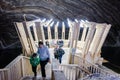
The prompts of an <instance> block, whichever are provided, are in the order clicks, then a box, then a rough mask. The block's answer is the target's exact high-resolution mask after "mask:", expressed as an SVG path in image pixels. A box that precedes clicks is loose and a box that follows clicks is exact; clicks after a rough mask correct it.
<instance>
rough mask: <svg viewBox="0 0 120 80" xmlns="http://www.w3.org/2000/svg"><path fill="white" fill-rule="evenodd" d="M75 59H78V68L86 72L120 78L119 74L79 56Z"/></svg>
mask: <svg viewBox="0 0 120 80" xmlns="http://www.w3.org/2000/svg"><path fill="white" fill-rule="evenodd" d="M74 59H76V61H78V62H77V63H76V64H78V66H79V67H80V68H83V69H85V70H86V71H89V72H90V73H92V74H93V73H99V74H103V75H116V76H120V75H119V74H117V73H115V72H113V71H106V70H104V69H102V68H100V67H98V66H97V65H95V64H92V63H90V62H88V61H86V60H84V59H82V58H81V57H80V56H79V55H75V56H74Z"/></svg>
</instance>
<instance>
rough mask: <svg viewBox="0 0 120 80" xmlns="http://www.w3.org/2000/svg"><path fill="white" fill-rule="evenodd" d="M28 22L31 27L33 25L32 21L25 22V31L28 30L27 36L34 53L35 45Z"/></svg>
mask: <svg viewBox="0 0 120 80" xmlns="http://www.w3.org/2000/svg"><path fill="white" fill-rule="evenodd" d="M30 24H32V27H33V25H34V23H33V22H26V27H27V32H28V35H29V36H28V37H29V40H30V44H31V48H32V52H33V53H36V52H37V47H36V45H35V42H34V40H33V37H32V33H31V31H30V27H31V25H30Z"/></svg>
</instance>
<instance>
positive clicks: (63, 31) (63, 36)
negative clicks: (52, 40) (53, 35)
mask: <svg viewBox="0 0 120 80" xmlns="http://www.w3.org/2000/svg"><path fill="white" fill-rule="evenodd" d="M62 39H63V40H65V23H64V22H62Z"/></svg>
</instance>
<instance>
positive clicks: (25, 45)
mask: <svg viewBox="0 0 120 80" xmlns="http://www.w3.org/2000/svg"><path fill="white" fill-rule="evenodd" d="M16 25H17V26H16V27H17V28H18V32H19V33H20V36H19V38H20V39H21V43H22V44H23V46H22V47H23V48H24V49H25V50H26V53H27V55H30V54H31V50H30V47H29V43H28V40H27V36H26V33H25V30H24V27H23V24H22V23H16Z"/></svg>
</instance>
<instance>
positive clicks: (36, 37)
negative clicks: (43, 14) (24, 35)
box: [33, 23, 38, 42]
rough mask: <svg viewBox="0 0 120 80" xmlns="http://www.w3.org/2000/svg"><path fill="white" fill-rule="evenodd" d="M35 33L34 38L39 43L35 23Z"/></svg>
mask: <svg viewBox="0 0 120 80" xmlns="http://www.w3.org/2000/svg"><path fill="white" fill-rule="evenodd" d="M33 32H34V36H35V41H36V42H38V35H37V28H36V25H35V23H34V25H33Z"/></svg>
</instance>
